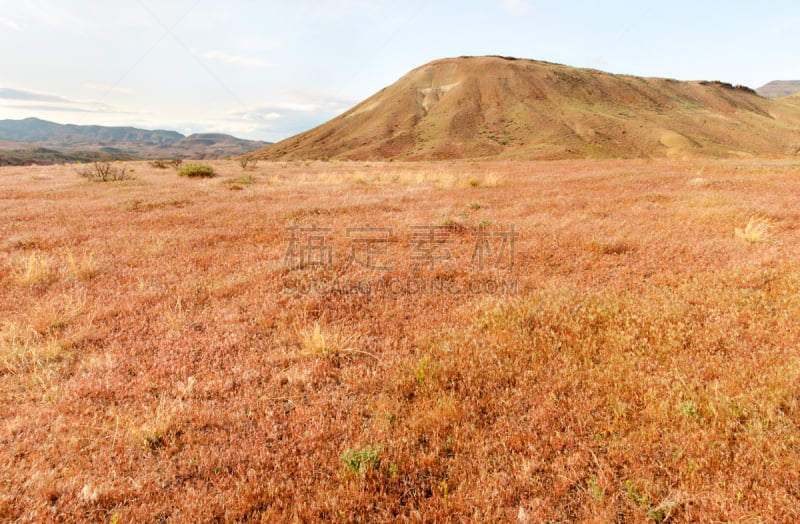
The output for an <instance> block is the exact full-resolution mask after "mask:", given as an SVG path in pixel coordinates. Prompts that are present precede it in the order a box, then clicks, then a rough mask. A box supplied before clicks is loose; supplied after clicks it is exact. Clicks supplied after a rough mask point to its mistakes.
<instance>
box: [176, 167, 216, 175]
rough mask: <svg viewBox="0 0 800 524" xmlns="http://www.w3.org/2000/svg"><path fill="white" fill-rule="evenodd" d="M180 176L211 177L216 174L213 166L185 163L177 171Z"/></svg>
mask: <svg viewBox="0 0 800 524" xmlns="http://www.w3.org/2000/svg"><path fill="white" fill-rule="evenodd" d="M178 174H179V175H180V176H188V177H212V176H216V175H217V174H216V173H215V172H214V168H213V167H211V166H209V165H206V164H186V165H185V166H183V167H182V168H180V170H179V171H178Z"/></svg>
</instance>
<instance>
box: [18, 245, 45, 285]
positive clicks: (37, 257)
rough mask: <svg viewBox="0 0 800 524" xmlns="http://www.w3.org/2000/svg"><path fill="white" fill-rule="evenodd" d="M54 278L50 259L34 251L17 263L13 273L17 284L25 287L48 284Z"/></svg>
mask: <svg viewBox="0 0 800 524" xmlns="http://www.w3.org/2000/svg"><path fill="white" fill-rule="evenodd" d="M54 278H55V273H54V271H53V267H52V262H51V260H50V259H49V258H48V257H46V256H43V255H42V254H41V253H37V252H35V251H34V252H33V253H31V254H30V256H28V257H27V258H26V259H25V261H24V262H23V263H21V264H19V266H18V268H17V270H16V272H15V275H14V280H15V281H16V282H17V284H19V285H20V286H27V287H32V286H37V285H44V284H48V283H50V282H52V281H53V279H54Z"/></svg>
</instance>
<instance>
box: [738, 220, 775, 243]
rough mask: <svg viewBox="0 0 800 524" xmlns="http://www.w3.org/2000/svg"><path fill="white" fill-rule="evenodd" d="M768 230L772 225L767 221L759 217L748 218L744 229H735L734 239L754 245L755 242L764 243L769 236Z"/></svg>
mask: <svg viewBox="0 0 800 524" xmlns="http://www.w3.org/2000/svg"><path fill="white" fill-rule="evenodd" d="M770 229H772V224H770V222H769V220H767V219H765V218H760V217H750V220H748V221H747V225H746V226H745V227H744V229H740V228H738V227H737V228H736V230H735V232H736V237H737V238H740V239H742V240H744V241H745V242H750V243H751V244H755V243H757V242H764V241H765V240H767V239H768V238H769V236H770Z"/></svg>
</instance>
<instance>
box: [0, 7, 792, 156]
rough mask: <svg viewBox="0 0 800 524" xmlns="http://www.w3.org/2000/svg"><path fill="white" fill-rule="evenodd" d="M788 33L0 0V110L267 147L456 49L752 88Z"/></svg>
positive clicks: (699, 25)
mask: <svg viewBox="0 0 800 524" xmlns="http://www.w3.org/2000/svg"><path fill="white" fill-rule="evenodd" d="M798 28H800V4H798V3H797V2H796V1H794V2H788V1H786V2H753V1H752V0H751V1H748V2H740V1H729V2H725V3H723V2H720V3H713V4H712V3H711V2H697V1H694V2H689V1H683V0H674V1H672V2H653V1H650V2H641V3H627V2H618V1H615V0H607V1H602V2H601V1H596V2H591V1H565V2H560V3H556V2H544V1H539V0H489V1H484V2H473V1H461V2H456V1H435V0H406V1H403V2H398V1H394V2H390V1H383V0H374V1H362V0H328V1H322V0H294V1H292V2H288V1H287V2H273V1H255V0H232V1H228V2H219V1H210V0H161V1H158V2H157V1H155V0H108V1H106V2H99V1H86V0H70V1H66V0H0V49H2V52H0V119H4V118H25V117H29V116H36V117H39V118H43V119H47V120H53V121H56V122H61V123H76V124H101V125H135V126H138V127H144V128H163V129H174V130H177V131H180V132H183V133H191V132H225V133H230V134H234V135H237V136H241V137H246V138H254V139H262V140H271V141H275V140H279V139H282V138H285V137H288V136H291V135H293V134H295V133H297V132H300V131H303V130H305V129H309V128H311V127H313V126H314V125H317V124H320V123H322V122H324V121H326V120H328V119H330V118H332V117H333V116H335V115H337V114H339V113H341V112H343V111H344V110H346V109H347V108H349V107H351V106H352V105H354V104H355V103H357V102H358V101H360V100H362V99H364V98H366V97H368V96H369V95H371V94H373V93H374V92H376V91H378V90H379V89H381V88H382V87H385V86H387V85H389V84H391V83H392V82H394V81H396V80H397V79H398V78H400V77H401V76H402V75H404V74H405V73H406V72H408V71H409V70H411V69H413V68H415V67H417V66H420V65H422V64H424V63H426V62H429V61H431V60H435V59H438V58H445V57H451V56H459V55H486V54H499V55H510V56H517V57H522V58H534V59H539V60H547V61H551V62H559V63H564V64H568V65H573V66H579V67H593V68H597V69H602V70H605V71H610V72H614V73H627V74H634V75H641V76H660V77H670V78H678V79H681V80H705V79H707V80H723V81H727V82H732V83H737V84H744V85H748V86H751V87H759V86H760V85H762V84H764V83H766V82H768V81H770V80H777V79H783V80H788V79H800V45H799V44H798V43H797V36H796V35H797V30H798Z"/></svg>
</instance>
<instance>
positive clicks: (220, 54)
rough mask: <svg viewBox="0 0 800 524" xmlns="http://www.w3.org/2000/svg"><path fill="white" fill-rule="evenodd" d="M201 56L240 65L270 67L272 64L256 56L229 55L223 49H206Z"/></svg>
mask: <svg viewBox="0 0 800 524" xmlns="http://www.w3.org/2000/svg"><path fill="white" fill-rule="evenodd" d="M202 56H203V58H208V59H209V60H219V61H220V62H225V63H226V64H233V65H238V66H242V67H254V68H261V67H270V66H271V65H272V64H268V63H267V62H264V61H263V60H259V59H257V58H249V57H246V56H238V55H231V54H228V53H226V52H225V51H206V52H204V53H203V54H202Z"/></svg>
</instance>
